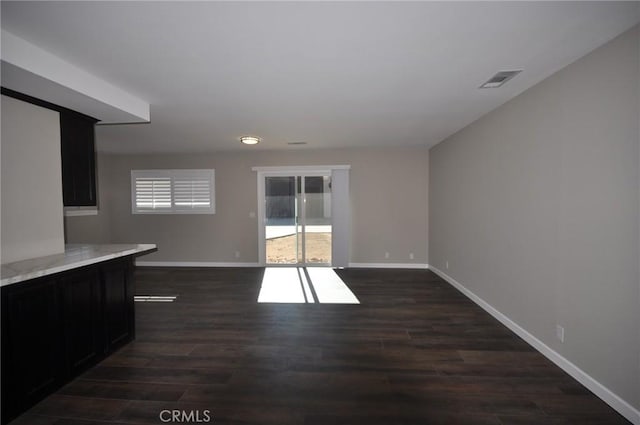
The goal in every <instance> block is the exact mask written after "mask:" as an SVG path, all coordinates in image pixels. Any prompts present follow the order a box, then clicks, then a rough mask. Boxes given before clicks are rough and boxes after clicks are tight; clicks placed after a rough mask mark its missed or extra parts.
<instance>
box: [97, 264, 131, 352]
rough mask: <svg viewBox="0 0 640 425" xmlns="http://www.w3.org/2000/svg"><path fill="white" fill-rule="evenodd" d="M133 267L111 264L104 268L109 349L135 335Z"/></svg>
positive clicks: (103, 280)
mask: <svg viewBox="0 0 640 425" xmlns="http://www.w3.org/2000/svg"><path fill="white" fill-rule="evenodd" d="M132 271H133V270H132V267H131V266H129V265H127V264H118V263H116V264H110V265H107V266H105V267H103V268H102V270H101V273H102V282H103V284H104V319H105V336H106V344H107V347H108V350H114V349H116V348H118V347H119V346H120V345H122V344H123V343H125V342H127V341H130V340H132V339H133V338H134V337H135V327H134V326H133V325H134V323H135V317H134V316H135V310H134V304H133V303H134V301H133V297H134V294H133V285H131V283H130V282H131V279H132V278H133V277H132V276H131V272H132Z"/></svg>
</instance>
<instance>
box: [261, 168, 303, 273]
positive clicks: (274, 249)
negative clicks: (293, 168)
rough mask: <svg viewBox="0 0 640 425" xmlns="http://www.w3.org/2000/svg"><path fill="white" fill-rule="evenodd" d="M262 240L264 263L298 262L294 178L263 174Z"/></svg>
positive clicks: (295, 184)
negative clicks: (263, 229)
mask: <svg viewBox="0 0 640 425" xmlns="http://www.w3.org/2000/svg"><path fill="white" fill-rule="evenodd" d="M264 184H265V217H264V223H265V242H266V250H265V254H266V256H265V257H266V262H267V264H298V262H299V261H300V258H301V257H300V256H299V245H300V244H299V243H298V237H299V232H298V219H297V199H298V194H297V192H298V191H297V181H296V178H295V177H293V176H291V177H265V182H264Z"/></svg>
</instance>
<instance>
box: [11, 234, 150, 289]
mask: <svg viewBox="0 0 640 425" xmlns="http://www.w3.org/2000/svg"><path fill="white" fill-rule="evenodd" d="M155 250H156V245H155V244H111V245H90V244H69V245H65V251H64V253H61V254H55V255H48V256H46V257H38V258H32V259H29V260H22V261H16V262H15V263H7V264H3V265H2V268H1V271H0V277H1V280H0V286H5V285H11V284H12V283H18V282H23V281H25V280H30V279H35V278H37V277H41V276H47V275H50V274H54V273H60V272H63V271H67V270H72V269H76V268H79V267H83V266H88V265H91V264H96V263H101V262H103V261H107V260H111V259H114V258H118V257H126V256H129V255H143V254H147V253H150V252H153V251H155Z"/></svg>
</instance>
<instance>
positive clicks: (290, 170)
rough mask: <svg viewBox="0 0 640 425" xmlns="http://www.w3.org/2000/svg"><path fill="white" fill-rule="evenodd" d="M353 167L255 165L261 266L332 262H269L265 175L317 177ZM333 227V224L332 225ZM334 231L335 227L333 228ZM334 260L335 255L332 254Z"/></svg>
mask: <svg viewBox="0 0 640 425" xmlns="http://www.w3.org/2000/svg"><path fill="white" fill-rule="evenodd" d="M350 168H351V167H350V166H349V165H306V166H305V165H303V166H283V167H253V168H252V170H253V171H257V179H258V180H257V184H258V211H257V214H258V220H257V221H258V263H259V264H260V266H263V267H266V266H269V267H282V266H285V267H287V266H288V267H314V266H319V267H330V266H331V264H303V263H296V264H267V259H266V240H265V229H264V218H265V217H264V215H265V202H266V199H265V187H264V180H265V177H291V176H304V177H317V176H331V174H332V171H333V170H336V169H339V170H344V169H346V170H348V169H350ZM332 227H333V226H332ZM332 232H333V229H332ZM332 262H333V255H332Z"/></svg>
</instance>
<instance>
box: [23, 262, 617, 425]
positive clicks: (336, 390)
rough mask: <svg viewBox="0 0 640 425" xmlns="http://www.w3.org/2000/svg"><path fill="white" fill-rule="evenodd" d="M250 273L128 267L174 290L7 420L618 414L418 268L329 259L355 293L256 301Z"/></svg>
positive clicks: (282, 421) (142, 281) (78, 422)
mask: <svg viewBox="0 0 640 425" xmlns="http://www.w3.org/2000/svg"><path fill="white" fill-rule="evenodd" d="M262 273H263V270H262V269H139V270H138V271H137V272H136V276H137V279H138V285H137V293H138V294H144V295H149V294H154V295H178V300H177V301H176V302H175V303H171V304H161V303H153V304H152V303H148V304H145V303H138V304H137V305H136V308H137V311H136V314H137V332H138V334H137V340H136V341H135V342H134V343H131V344H129V345H128V346H126V347H124V348H123V349H122V350H120V351H119V352H118V353H116V354H115V355H113V356H112V357H110V358H108V359H106V360H105V361H103V362H102V363H101V364H99V365H98V366H96V367H94V368H93V369H91V370H89V371H88V372H86V373H85V374H84V375H82V376H81V377H80V378H79V379H76V380H75V381H73V382H71V383H70V384H68V385H67V386H65V387H64V388H62V389H61V390H60V391H58V392H57V393H56V394H54V395H52V396H50V397H49V398H47V399H45V400H44V401H43V402H41V403H40V404H38V405H36V406H35V407H34V408H33V409H31V410H30V411H29V412H28V413H27V414H25V415H24V416H22V417H21V418H19V419H18V420H16V421H15V424H16V425H17V424H38V425H44V424H69V425H93V424H95V425H98V424H102V425H104V424H149V423H162V422H161V421H160V418H159V414H160V412H161V411H162V410H172V409H178V410H183V411H186V412H187V413H189V412H191V411H194V414H195V411H199V412H200V420H203V419H205V417H204V413H205V412H204V411H205V410H209V411H210V414H209V415H210V416H211V418H212V420H211V423H215V424H267V425H269V424H273V425H287V424H304V425H325V424H340V425H346V424H366V425H394V424H403V425H418V424H535V425H544V424H580V425H588V424H628V422H627V421H625V420H624V419H623V418H622V417H621V416H620V415H618V414H617V413H616V412H615V411H613V410H612V409H611V408H609V407H608V406H607V405H606V404H605V403H604V402H602V401H601V400H600V399H598V398H597V397H595V396H594V395H593V394H591V393H590V392H589V391H587V390H586V389H585V388H584V387H583V386H582V385H580V384H579V383H577V382H576V381H575V380H573V379H572V378H570V377H569V376H568V375H566V374H565V373H564V372H563V371H562V370H560V369H559V368H557V367H556V366H555V365H553V364H552V363H551V362H550V361H548V360H547V359H546V358H545V357H543V356H542V355H541V354H539V353H537V352H536V351H534V350H533V349H532V348H531V347H529V345H527V344H526V343H525V342H523V341H522V340H521V339H519V338H518V337H517V336H515V335H514V334H512V333H511V332H510V331H509V330H507V329H506V328H505V327H503V326H502V325H501V324H500V323H498V322H497V321H496V320H495V319H493V318H492V317H491V316H489V315H488V314H487V313H485V312H484V311H483V310H481V309H480V308H479V307H477V306H476V305H475V304H473V303H472V302H471V301H469V300H468V299H467V298H465V297H464V296H463V295H461V294H460V293H459V292H457V291H456V290H455V289H453V288H452V287H451V286H449V285H448V284H446V283H445V282H444V281H442V280H441V279H440V278H438V277H437V276H436V275H435V274H433V273H432V272H430V271H426V270H363V269H360V270H358V269H351V270H343V271H340V275H341V276H342V278H343V280H344V281H345V282H346V283H347V284H348V285H349V287H350V288H351V289H352V291H353V292H354V293H355V294H356V296H357V297H358V298H359V299H360V302H361V304H360V305H327V304H304V305H291V304H288V305H284V304H268V305H267V304H257V303H256V300H257V296H258V292H259V289H260V279H261V277H262ZM541 314H544V312H541ZM192 419H195V417H193V418H192Z"/></svg>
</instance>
